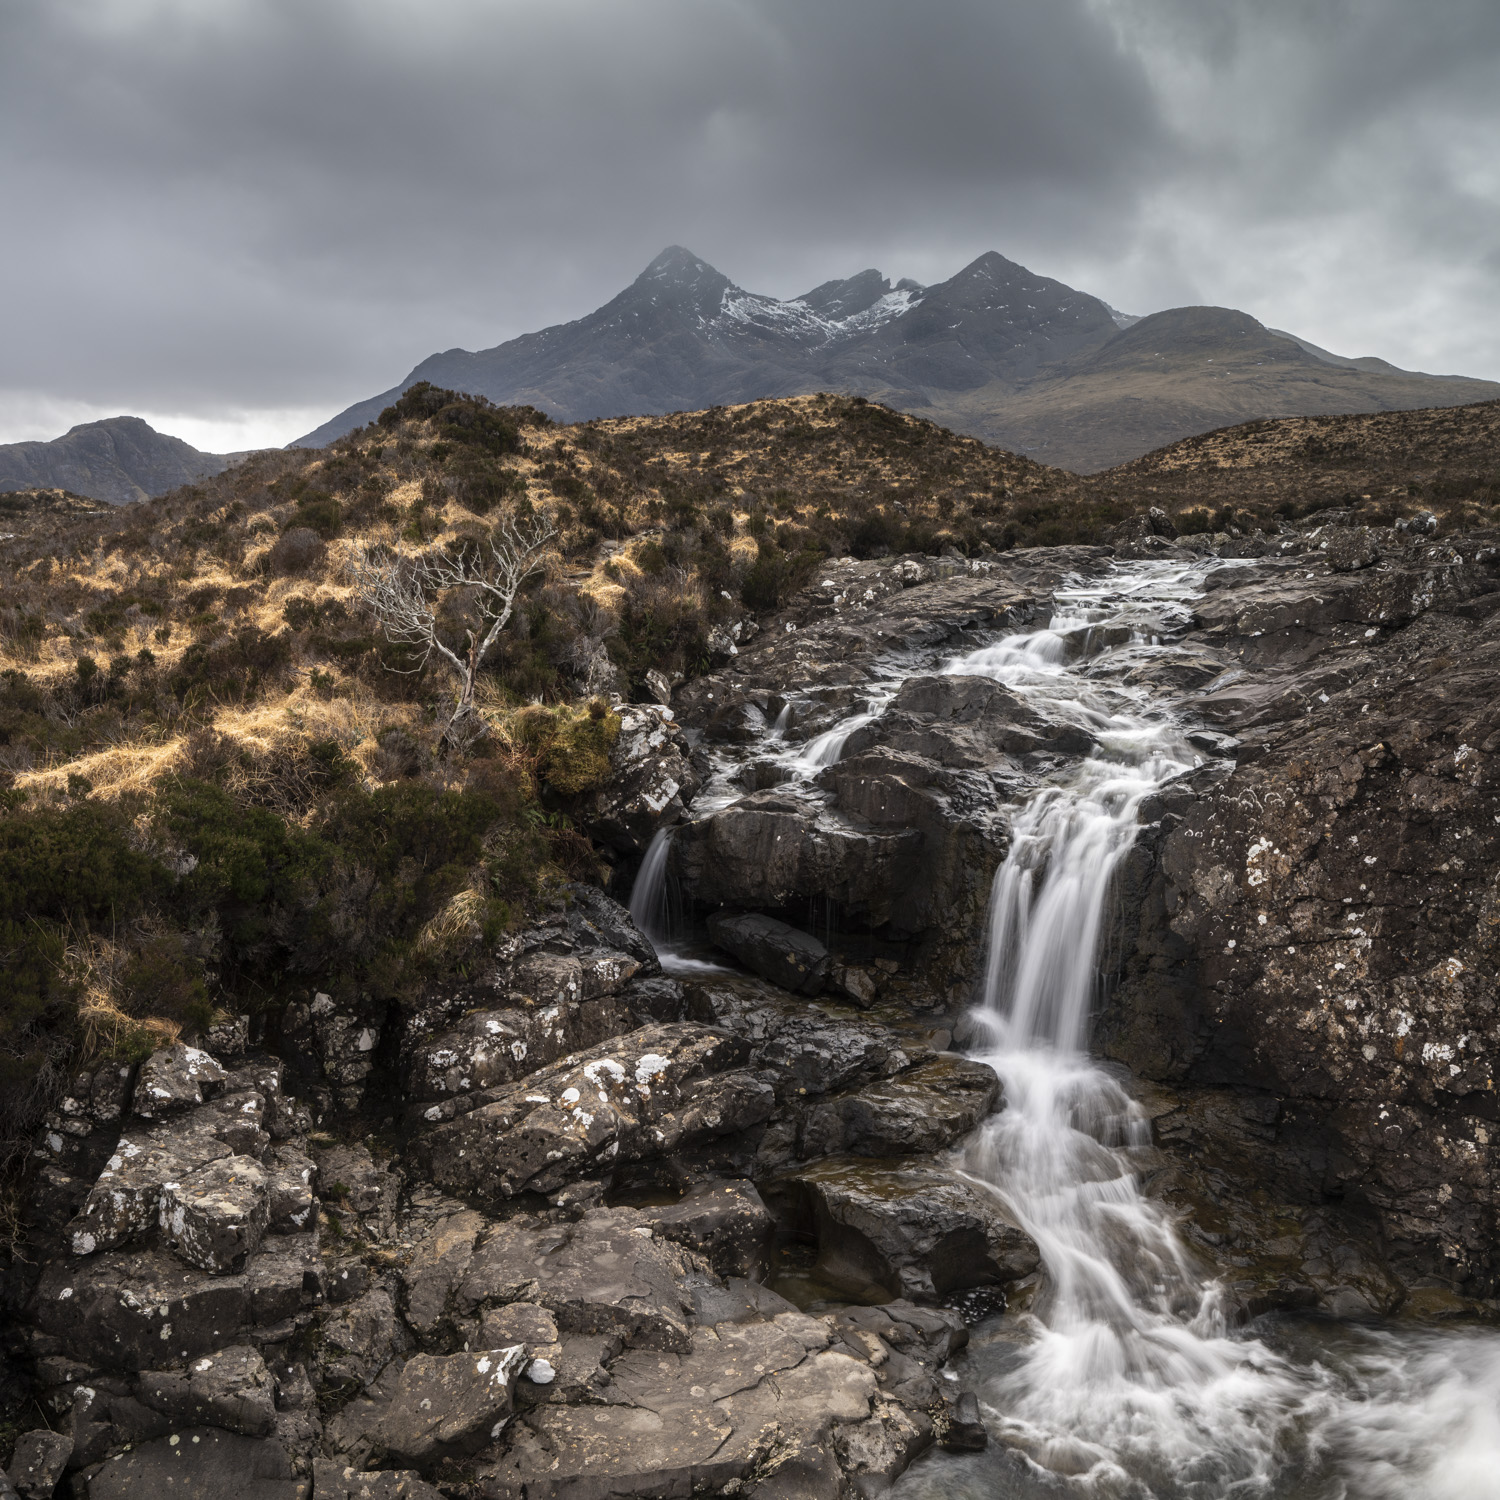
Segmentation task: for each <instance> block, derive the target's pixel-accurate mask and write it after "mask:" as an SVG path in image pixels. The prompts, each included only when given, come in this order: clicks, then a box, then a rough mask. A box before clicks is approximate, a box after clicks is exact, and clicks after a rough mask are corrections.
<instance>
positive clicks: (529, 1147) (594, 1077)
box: [416, 1022, 772, 1202]
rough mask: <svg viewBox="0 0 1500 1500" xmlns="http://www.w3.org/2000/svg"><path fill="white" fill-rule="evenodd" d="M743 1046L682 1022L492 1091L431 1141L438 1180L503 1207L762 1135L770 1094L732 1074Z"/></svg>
mask: <svg viewBox="0 0 1500 1500" xmlns="http://www.w3.org/2000/svg"><path fill="white" fill-rule="evenodd" d="M745 1052H746V1049H745V1047H744V1045H743V1043H740V1042H738V1041H737V1040H736V1039H734V1038H733V1037H730V1036H727V1035H725V1034H724V1033H723V1032H718V1031H712V1030H709V1029H708V1028H706V1027H702V1026H696V1025H693V1024H691V1023H687V1022H682V1023H677V1024H669V1025H658V1026H646V1027H642V1028H641V1029H640V1030H638V1031H634V1032H631V1033H629V1034H628V1035H627V1036H623V1037H619V1038H616V1039H615V1040H614V1041H612V1042H608V1043H604V1044H602V1045H601V1046H598V1047H594V1048H591V1049H589V1050H588V1051H586V1052H583V1053H577V1054H573V1055H572V1056H569V1057H567V1058H563V1059H562V1060H560V1061H559V1062H557V1063H554V1064H552V1065H551V1066H550V1067H547V1068H544V1069H542V1070H541V1071H539V1072H537V1073H535V1074H533V1075H531V1077H530V1078H528V1079H526V1080H524V1081H522V1082H519V1083H516V1084H513V1085H510V1086H509V1087H507V1088H502V1089H499V1090H491V1091H488V1094H487V1098H488V1102H486V1103H484V1104H482V1105H480V1106H479V1107H478V1108H476V1109H473V1110H471V1111H470V1112H468V1113H467V1114H462V1115H459V1116H458V1117H457V1118H456V1119H454V1120H452V1121H451V1122H449V1123H446V1124H440V1125H436V1126H434V1127H433V1128H432V1129H430V1130H428V1131H427V1132H425V1133H424V1134H423V1136H422V1137H420V1138H419V1140H418V1141H417V1143H416V1149H417V1150H418V1152H419V1153H420V1155H421V1157H422V1159H423V1160H424V1161H425V1162H426V1163H427V1164H428V1168H429V1170H430V1172H431V1176H432V1180H433V1181H434V1182H436V1183H438V1184H439V1185H440V1186H442V1187H444V1188H446V1189H448V1190H449V1191H451V1192H457V1193H464V1194H467V1195H470V1196H472V1197H475V1198H478V1199H481V1200H484V1201H490V1202H499V1201H503V1200H504V1199H506V1198H510V1197H513V1196H515V1194H517V1193H520V1192H522V1191H527V1190H530V1191H536V1192H544V1193H545V1192H550V1191H553V1190H555V1189H556V1188H558V1187H561V1186H562V1185H563V1184H564V1183H567V1182H569V1181H572V1180H573V1179H575V1178H577V1177H579V1176H582V1175H585V1174H586V1173H587V1172H589V1171H590V1170H591V1169H593V1168H594V1167H595V1166H596V1165H605V1164H608V1165H613V1164H615V1163H617V1162H627V1161H636V1160H641V1159H645V1158H650V1157H659V1156H663V1155H666V1154H668V1153H671V1152H674V1151H678V1150H680V1149H682V1148H684V1147H686V1146H690V1145H693V1144H695V1143H698V1142H702V1141H706V1140H709V1139H712V1138H713V1137H715V1136H721V1135H729V1134H734V1133H737V1132H740V1131H743V1130H746V1129H748V1128H750V1127H751V1126H753V1125H756V1124H759V1123H760V1122H762V1121H763V1120H765V1119H766V1118H767V1117H768V1116H769V1114H770V1111H771V1107H772V1094H771V1090H770V1088H769V1087H768V1086H767V1085H766V1084H765V1083H763V1082H762V1081H761V1080H760V1079H758V1078H756V1077H753V1076H752V1075H750V1074H748V1073H746V1072H744V1071H743V1070H739V1069H735V1070H733V1071H726V1070H728V1069H731V1068H732V1067H733V1065H734V1064H735V1063H738V1062H742V1061H743V1060H744V1057H745Z"/></svg>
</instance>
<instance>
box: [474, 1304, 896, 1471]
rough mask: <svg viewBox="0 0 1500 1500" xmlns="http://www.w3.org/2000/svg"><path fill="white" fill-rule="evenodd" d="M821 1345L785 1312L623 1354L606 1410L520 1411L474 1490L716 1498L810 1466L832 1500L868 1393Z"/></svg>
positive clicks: (846, 1360)
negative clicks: (821, 1467) (840, 1441)
mask: <svg viewBox="0 0 1500 1500" xmlns="http://www.w3.org/2000/svg"><path fill="white" fill-rule="evenodd" d="M827 1342H828V1334H827V1330H826V1328H825V1327H824V1326H823V1325H822V1324H821V1323H819V1322H818V1321H817V1320H815V1319H812V1318H806V1317H803V1316H802V1315H801V1314H796V1313H792V1314H783V1315H781V1316H780V1317H778V1318H776V1319H775V1320H774V1321H773V1322H769V1323H752V1324H740V1325H736V1324H727V1323H726V1324H721V1325H720V1326H719V1327H718V1328H715V1329H701V1328H700V1329H698V1330H696V1331H695V1332H694V1334H693V1336H692V1339H691V1341H690V1342H689V1343H688V1344H687V1346H686V1347H685V1348H683V1349H681V1350H680V1351H678V1352H665V1353H658V1352H656V1351H650V1352H647V1351H627V1352H626V1353H624V1354H622V1355H621V1356H620V1357H619V1358H618V1359H616V1360H615V1361H614V1362H613V1364H612V1365H611V1374H612V1376H613V1382H612V1385H611V1387H610V1390H611V1397H612V1400H611V1404H609V1405H607V1406H584V1407H568V1406H558V1405H553V1404H547V1405H543V1406H539V1407H537V1408H535V1409H534V1410H532V1411H530V1412H527V1413H526V1414H525V1415H524V1416H523V1417H521V1418H520V1419H519V1420H518V1421H517V1422H516V1424H515V1427H514V1430H513V1436H512V1438H511V1442H510V1447H509V1449H508V1451H507V1452H506V1454H505V1455H504V1457H503V1458H501V1459H500V1460H499V1461H498V1462H496V1463H494V1464H493V1465H491V1466H488V1467H487V1468H486V1469H483V1470H481V1483H482V1484H483V1485H485V1486H486V1487H487V1488H486V1492H487V1493H489V1494H493V1495H519V1494H522V1493H525V1494H527V1495H538V1496H540V1495H563V1494H594V1495H600V1496H603V1495H621V1494H645V1493H656V1494H677V1493H681V1494H687V1493H692V1492H698V1491H703V1490H707V1491H710V1492H720V1493H722V1492H723V1487H724V1486H726V1485H729V1484H730V1483H731V1482H733V1481H739V1482H740V1483H744V1482H745V1481H746V1480H747V1479H748V1478H749V1477H750V1476H751V1475H752V1473H754V1474H758V1475H764V1474H767V1473H770V1474H772V1475H775V1474H777V1473H778V1472H782V1471H785V1470H786V1469H788V1468H791V1467H793V1466H795V1465H798V1464H801V1463H802V1462H804V1461H805V1459H807V1458H813V1459H814V1463H815V1466H816V1465H817V1464H825V1465H827V1466H828V1467H829V1472H828V1473H827V1474H826V1475H825V1476H824V1477H825V1479H826V1481H827V1482H828V1483H829V1484H831V1486H832V1488H828V1489H824V1490H822V1491H821V1493H826V1494H829V1495H834V1494H837V1493H838V1489H839V1483H840V1481H839V1476H838V1472H837V1465H836V1464H835V1463H834V1461H833V1457H832V1445H831V1438H832V1435H833V1432H834V1430H835V1426H836V1425H837V1424H845V1423H855V1422H863V1421H865V1420H866V1419H868V1417H869V1415H870V1412H871V1407H872V1404H873V1402H874V1400H875V1397H876V1390H877V1387H876V1381H875V1376H874V1374H873V1373H872V1371H871V1370H870V1369H869V1367H868V1366H867V1365H865V1364H863V1363H862V1362H860V1361H858V1360H856V1359H853V1358H851V1357H850V1356H848V1355H846V1354H842V1353H838V1352H835V1351H832V1350H830V1349H828V1348H827V1347H826V1346H827ZM523 1487H524V1488H523ZM758 1493H766V1491H765V1490H764V1488H762V1489H760V1490H759V1491H758Z"/></svg>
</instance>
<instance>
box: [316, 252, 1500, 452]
mask: <svg viewBox="0 0 1500 1500" xmlns="http://www.w3.org/2000/svg"><path fill="white" fill-rule="evenodd" d="M419 380H428V381H431V382H432V383H433V384H434V385H438V386H442V387H446V388H448V389H452V390H461V391H468V392H471V393H473V394H476V395H484V396H488V397H489V398H490V399H491V400H492V401H497V402H501V403H504V404H511V405H519V404H525V405H531V406H536V407H538V408H540V409H541V410H543V411H545V412H547V413H548V414H549V415H550V416H552V417H554V418H555V419H557V420H559V421H563V422H573V421H584V420H588V419H590V418H594V417H610V416H619V415H625V414H656V413H664V412H669V411H687V410H700V409H703V408H706V407H710V406H717V405H734V404H738V403H742V402H746V401H753V400H760V399H763V398H768V397H776V396H791V395H801V394H808V393H811V392H814V391H834V392H838V393H841V394H845V395H863V396H867V397H869V398H871V399H873V400H877V401H881V402H883V403H885V404H887V405H889V406H893V407H896V408H897V409H899V410H902V411H909V412H912V413H913V414H915V415H919V416H923V417H927V418H929V419H930V420H932V421H935V422H938V423H941V424H944V425H946V426H949V427H952V428H954V429H955V430H957V431H960V432H964V433H968V434H971V435H973V436H976V437H982V438H984V439H985V440H986V441H988V442H992V443H998V444H1000V445H1002V446H1004V447H1007V448H1011V449H1014V450H1016V451H1018V452H1022V453H1026V454H1029V455H1031V456H1033V457H1036V458H1038V459H1042V460H1044V461H1046V462H1047V463H1049V464H1053V465H1056V466H1059V467H1062V468H1067V469H1071V470H1074V471H1077V472H1083V473H1091V472H1095V471H1097V470H1100V469H1105V468H1109V467H1110V466H1112V465H1114V464H1118V463H1121V462H1125V461H1128V460H1129V459H1132V458H1136V457H1138V456H1140V455H1141V454H1143V453H1146V452H1149V451H1150V450H1152V449H1154V448H1157V447H1160V446H1161V445H1162V444H1165V443H1169V442H1171V441H1173V440H1174V439H1176V438H1180V437H1186V436H1190V435H1192V434H1194V433H1199V432H1204V431H1208V430H1211V429H1213V428H1217V427H1222V426H1224V425H1226V424H1227V423H1233V422H1242V421H1246V420H1253V419H1255V418H1259V417H1273V416H1293V415H1302V414H1314V413H1338V412H1360V411H1382V410H1400V409H1407V408H1411V407H1431V406H1439V405H1450V404H1451V405H1462V404H1467V403H1471V402H1475V401H1484V400H1488V399H1492V398H1494V397H1497V396H1500V384H1496V383H1495V382H1492V381H1485V380H1470V379H1467V378H1463V377H1458V376H1432V375H1424V374H1418V373H1414V372H1411V371H1406V370H1398V369H1397V368H1396V367H1395V366H1394V365H1390V364H1387V363H1386V362H1385V361H1384V360H1379V359H1374V358H1369V357H1365V358H1360V359H1345V358H1343V357H1341V356H1339V355H1335V354H1330V353H1329V352H1328V351H1327V350H1324V349H1319V348H1318V347H1317V346H1316V345H1315V344H1311V343H1309V342H1307V341H1306V340H1302V339H1298V338H1297V337H1296V336H1294V335H1292V334H1286V333H1281V332H1278V331H1275V330H1272V329H1269V328H1266V327H1265V326H1264V325H1263V324H1261V323H1258V322H1257V321H1256V320H1255V319H1254V318H1251V317H1249V316H1248V315H1247V314H1245V313H1242V312H1235V311H1233V310H1232V309H1228V308H1214V307H1193V308H1174V309H1171V310H1169V311H1167V312H1161V313H1155V314H1153V315H1151V316H1150V317H1145V318H1130V317H1127V316H1125V315H1123V314H1120V313H1116V312H1115V311H1114V310H1113V309H1111V308H1110V307H1109V306H1108V305H1107V304H1106V303H1104V302H1101V301H1100V300H1099V299H1098V298H1097V297H1092V296H1090V295H1089V294H1088V293H1086V292H1080V291H1077V290H1075V289H1074V288H1072V287H1069V286H1066V285H1065V284H1064V283H1062V282H1060V281H1054V280H1051V279H1050V278H1048V277H1045V276H1039V275H1037V274H1036V273H1035V272H1033V271H1030V270H1028V269H1027V268H1026V267H1024V266H1020V265H1017V264H1016V263H1015V262H1014V261H1010V260H1007V259H1006V258H1005V257H1004V256H1003V255H999V254H997V253H995V252H993V251H991V252H989V253H987V254H985V255H982V256H980V257H979V259H978V260H976V261H974V262H973V263H972V264H971V265H968V266H965V267H964V269H963V270H961V271H960V272H959V273H958V274H957V275H956V276H953V277H950V278H949V279H948V280H947V281H944V282H940V283H938V284H937V285H935V286H929V287H924V286H921V285H919V284H918V283H916V282H913V281H900V282H897V283H896V284H895V285H894V286H893V285H892V284H891V283H890V281H889V280H887V279H886V278H885V277H884V276H882V275H881V273H880V272H879V271H875V270H868V271H861V272H860V273H859V274H858V275H856V276H852V277H850V278H848V279H847V280H844V281H830V282H825V283H824V284H823V285H822V286H818V287H814V288H813V289H812V290H811V291H810V292H805V293H803V295H802V296H800V297H794V298H792V299H791V300H789V301H784V302H783V301H780V300H778V299H777V298H775V297H766V296H761V295H759V294H757V293H754V292H747V291H745V290H744V289H743V288H742V287H739V286H736V285H735V284H734V283H733V282H732V281H730V280H729V278H728V277H726V276H724V275H723V274H722V273H721V272H719V271H717V270H715V269H714V267H712V266H711V265H709V264H707V262H705V261H702V260H700V259H699V258H698V257H697V256H695V255H693V254H692V253H691V251H688V250H684V249H682V248H681V247H680V246H673V247H671V248H669V249H667V250H665V251H663V252H662V254H661V255H659V256H657V258H656V259H655V260H654V261H652V262H651V264H650V265H649V266H647V267H646V269H645V270H644V271H643V272H642V273H641V274H640V276H638V277H637V278H636V279H635V281H634V282H632V283H631V285H630V286H628V287H627V288H626V289H625V290H624V291H623V292H621V293H620V294H619V296H617V297H615V298H614V299H613V300H612V301H610V302H608V303H606V304H605V305H604V306H603V307H601V308H599V309H598V310H597V311H595V312H592V313H590V314H589V315H588V316H587V317H584V318H580V319H578V320H577V321H576V322H572V323H564V324H558V325H556V326H554V327H551V328H545V329H543V330H541V331H540V332H539V333H530V334H525V335H523V336H522V337H520V338H516V339H511V340H509V341H508V342H507V343H504V344H499V345H497V346H495V347H494V348H492V349H482V350H480V351H478V352H477V353H471V352H470V351H468V350H464V349H450V350H448V351H446V352H445V353H442V354H434V355H432V356H431V357H430V358H428V359H425V360H423V361H422V363H421V364H419V365H418V366H417V367H416V368H415V369H414V370H412V371H411V373H410V374H408V375H407V376H406V378H405V379H404V380H402V381H401V382H400V383H399V384H398V385H395V386H392V387H391V388H390V389H389V390H387V391H383V392H381V393H380V394H379V395H378V396H373V397H371V398H370V399H369V400H367V401H362V402H358V403H356V404H355V405H354V406H351V407H349V408H347V409H346V410H345V411H343V412H340V413H339V415H338V416H336V417H334V418H333V419H332V420H331V421H329V422H326V423H324V424H323V426H321V427H319V428H317V429H316V430H315V431H313V432H310V433H308V434H307V435H306V436H304V437H302V438H299V439H297V441H296V443H295V444H293V445H292V446H302V447H322V446H324V445H325V444H327V443H329V442H331V441H332V440H333V439H334V438H336V437H339V436H341V435H343V434H344V433H347V432H350V431H352V430H353V429H354V428H356V427H359V426H362V425H364V424H365V423H368V422H370V421H373V420H374V418H375V417H376V416H377V415H379V413H380V411H381V410H382V409H383V408H384V407H386V406H388V405H390V403H391V402H392V401H394V400H395V399H396V397H397V396H399V395H400V393H401V392H402V391H403V390H405V389H406V388H407V387H408V386H411V385H413V384H415V383H416V382H417V381H419Z"/></svg>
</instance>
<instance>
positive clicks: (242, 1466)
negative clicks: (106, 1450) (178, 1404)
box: [88, 1427, 312, 1500]
mask: <svg viewBox="0 0 1500 1500" xmlns="http://www.w3.org/2000/svg"><path fill="white" fill-rule="evenodd" d="M88 1493H89V1500H142V1497H144V1496H147V1495H150V1496H156V1495H161V1496H171V1497H172V1500H311V1497H312V1480H311V1479H305V1478H299V1477H298V1476H297V1475H296V1474H295V1473H294V1472H293V1469H292V1462H291V1459H290V1457H289V1456H288V1454H287V1451H286V1449H285V1448H283V1447H282V1446H281V1444H280V1443H278V1442H277V1441H276V1440H275V1439H274V1438H249V1437H241V1436H239V1435H238V1434H237V1433H232V1432H221V1431H219V1430H218V1429H217V1428H214V1427H189V1428H186V1429H184V1430H183V1431H181V1432H174V1433H172V1434H171V1436H169V1437H165V1438H157V1439H155V1440H154V1441H152V1442H149V1443H143V1444H141V1446H140V1447H138V1448H133V1449H132V1450H131V1451H130V1452H128V1453H121V1454H119V1455H117V1456H116V1457H114V1458H112V1459H109V1460H108V1461H106V1462H105V1463H103V1464H102V1465H100V1467H99V1468H98V1469H97V1470H95V1471H94V1473H93V1475H92V1476H91V1477H90V1479H89V1491H88Z"/></svg>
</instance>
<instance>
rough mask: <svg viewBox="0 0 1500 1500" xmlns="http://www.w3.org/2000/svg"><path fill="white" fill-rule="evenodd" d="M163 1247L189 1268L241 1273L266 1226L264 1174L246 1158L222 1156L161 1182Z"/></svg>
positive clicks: (258, 1243)
mask: <svg viewBox="0 0 1500 1500" xmlns="http://www.w3.org/2000/svg"><path fill="white" fill-rule="evenodd" d="M159 1216H160V1222H161V1232H162V1236H163V1238H164V1239H165V1240H166V1242H167V1244H168V1245H169V1246H170V1247H171V1248H172V1249H173V1250H175V1251H176V1252H177V1254H178V1255H180V1256H181V1257H182V1258H183V1260H185V1261H187V1262H188V1264H189V1265H194V1266H198V1267H200V1268H201V1269H202V1270H205V1271H210V1272H213V1273H214V1274H216V1275H218V1274H223V1273H226V1272H230V1271H238V1270H240V1269H241V1268H242V1267H243V1266H244V1264H245V1261H246V1260H247V1258H248V1257H249V1256H250V1255H252V1254H253V1253H254V1252H255V1250H256V1249H257V1248H258V1247H259V1245H260V1242H261V1237H262V1236H263V1235H264V1234H265V1231H266V1225H267V1224H268V1222H269V1221H270V1194H269V1192H268V1190H267V1183H266V1173H265V1170H264V1169H263V1168H262V1167H261V1165H260V1163H259V1162H257V1161H255V1160H254V1159H253V1158H252V1157H248V1156H226V1157H223V1158H221V1159H220V1160H218V1161H212V1162H209V1163H208V1164H207V1165H206V1166H202V1167H199V1168H197V1169H196V1170H195V1171H192V1172H188V1173H186V1174H184V1175H183V1176H182V1177H181V1178H179V1179H178V1180H177V1181H175V1182H164V1183H163V1184H162V1188H161V1207H160V1210H159Z"/></svg>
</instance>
